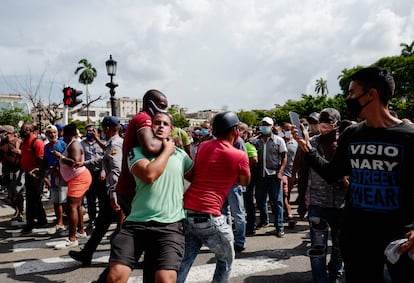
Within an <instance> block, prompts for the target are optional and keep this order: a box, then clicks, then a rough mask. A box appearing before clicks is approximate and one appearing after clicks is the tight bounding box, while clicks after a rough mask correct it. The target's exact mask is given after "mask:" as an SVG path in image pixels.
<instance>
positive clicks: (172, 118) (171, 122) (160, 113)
mask: <svg viewBox="0 0 414 283" xmlns="http://www.w3.org/2000/svg"><path fill="white" fill-rule="evenodd" d="M157 115H165V116H167V117H168V119H170V124H171V127H174V117H173V116H172V115H171V114H170V113H168V112H158V113H157V114H155V115H154V117H153V118H152V119H153V120H154V118H155V116H157Z"/></svg>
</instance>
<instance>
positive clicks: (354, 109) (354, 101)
mask: <svg viewBox="0 0 414 283" xmlns="http://www.w3.org/2000/svg"><path fill="white" fill-rule="evenodd" d="M367 93H368V91H367V92H364V93H363V94H361V95H360V96H358V97H355V98H348V99H346V100H345V103H346V105H347V106H348V110H349V112H350V113H351V115H352V116H353V117H354V118H358V116H359V114H360V113H361V111H362V109H364V108H365V106H367V105H368V104H369V103H371V101H368V102H367V103H365V104H364V105H361V104H359V99H360V98H361V97H363V96H365V95H366V94H367Z"/></svg>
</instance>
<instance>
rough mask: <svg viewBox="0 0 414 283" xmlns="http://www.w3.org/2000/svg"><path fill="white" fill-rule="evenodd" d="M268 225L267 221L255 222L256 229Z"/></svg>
mask: <svg viewBox="0 0 414 283" xmlns="http://www.w3.org/2000/svg"><path fill="white" fill-rule="evenodd" d="M268 225H269V222H260V223H259V224H257V229H260V228H264V227H267V226H268Z"/></svg>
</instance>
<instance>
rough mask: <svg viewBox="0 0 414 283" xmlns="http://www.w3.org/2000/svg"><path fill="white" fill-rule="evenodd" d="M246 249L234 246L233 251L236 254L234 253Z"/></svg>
mask: <svg viewBox="0 0 414 283" xmlns="http://www.w3.org/2000/svg"><path fill="white" fill-rule="evenodd" d="M245 249H246V248H245V247H242V246H239V245H234V251H235V252H236V253H241V252H242V251H244V250H245Z"/></svg>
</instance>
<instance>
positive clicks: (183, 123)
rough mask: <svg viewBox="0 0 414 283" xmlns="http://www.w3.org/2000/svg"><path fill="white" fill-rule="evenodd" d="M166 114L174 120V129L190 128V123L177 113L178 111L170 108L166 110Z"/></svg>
mask: <svg viewBox="0 0 414 283" xmlns="http://www.w3.org/2000/svg"><path fill="white" fill-rule="evenodd" d="M167 111H168V114H170V115H171V116H172V117H173V119H174V127H178V128H186V127H188V126H190V121H188V120H187V119H186V118H185V117H184V116H183V115H181V114H180V113H179V109H177V108H174V107H170V108H168V109H167Z"/></svg>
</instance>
